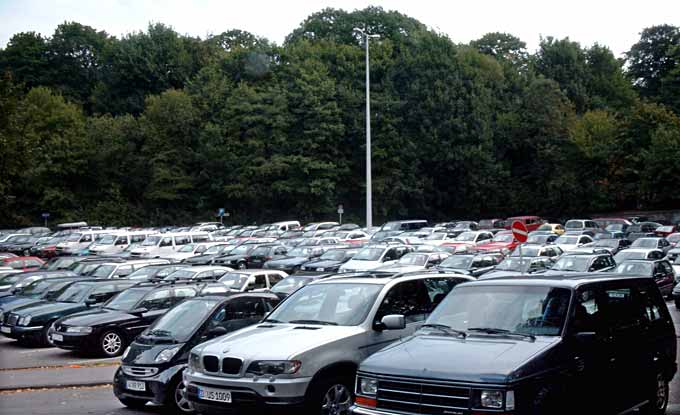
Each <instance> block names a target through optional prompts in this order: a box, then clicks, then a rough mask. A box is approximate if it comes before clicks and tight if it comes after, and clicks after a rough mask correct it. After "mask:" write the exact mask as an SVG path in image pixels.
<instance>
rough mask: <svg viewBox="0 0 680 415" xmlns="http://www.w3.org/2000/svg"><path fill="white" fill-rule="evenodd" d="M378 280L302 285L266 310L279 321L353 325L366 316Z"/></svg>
mask: <svg viewBox="0 0 680 415" xmlns="http://www.w3.org/2000/svg"><path fill="white" fill-rule="evenodd" d="M382 288H383V285H381V284H361V283H356V284H355V283H330V284H310V285H306V286H304V287H303V288H301V289H300V290H298V291H296V292H295V293H293V294H291V296H290V297H288V298H287V299H286V301H284V302H282V303H281V305H280V306H279V307H278V308H276V309H275V310H274V311H272V312H271V314H269V316H268V317H267V319H268V320H272V321H274V322H282V323H296V322H299V323H309V324H314V322H318V324H330V325H338V326H356V325H358V324H361V322H363V321H364V319H365V318H366V315H367V314H368V312H369V310H370V309H371V306H373V303H375V299H376V297H377V296H378V294H379V293H380V291H381V289H382Z"/></svg>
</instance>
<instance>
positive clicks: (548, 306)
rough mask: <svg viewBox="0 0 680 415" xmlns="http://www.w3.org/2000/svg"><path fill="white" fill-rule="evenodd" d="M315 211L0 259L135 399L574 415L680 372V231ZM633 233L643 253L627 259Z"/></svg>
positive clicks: (660, 400)
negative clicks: (299, 224)
mask: <svg viewBox="0 0 680 415" xmlns="http://www.w3.org/2000/svg"><path fill="white" fill-rule="evenodd" d="M568 223H569V222H567V224H568ZM210 225H214V224H210ZM314 225H315V227H316V229H311V230H310V229H308V230H304V229H303V230H302V231H298V230H295V229H294V228H296V225H295V223H290V222H289V223H287V224H286V227H287V228H288V229H278V230H272V229H269V226H276V227H278V226H280V224H272V225H269V226H268V227H267V228H258V229H245V227H241V228H233V229H228V228H227V229H213V230H206V229H179V230H178V229H171V230H158V232H157V233H153V231H154V230H148V232H152V233H150V234H149V235H147V237H146V238H145V239H144V241H142V242H140V244H141V245H143V244H144V243H145V241H146V240H147V239H148V238H150V237H152V236H153V238H152V239H154V240H156V242H154V245H153V247H159V241H162V240H163V239H164V238H170V239H172V240H173V241H174V242H172V243H173V244H175V243H176V241H177V239H176V237H178V236H180V237H184V238H185V240H186V238H187V237H186V235H189V237H188V239H189V241H188V242H184V243H180V244H176V245H177V246H174V245H173V246H174V248H173V252H176V253H179V252H180V251H182V250H183V249H185V250H186V251H187V252H188V251H189V248H186V247H191V248H192V252H191V253H192V254H193V255H191V256H186V257H181V258H178V257H172V255H156V253H155V251H154V250H153V249H152V250H147V251H146V252H149V251H150V252H151V254H146V255H141V254H140V255H134V253H135V249H138V247H135V245H134V244H132V245H128V246H127V247H126V248H125V249H121V251H120V252H118V253H112V254H101V253H98V255H92V254H93V253H96V252H97V250H96V249H92V250H90V249H88V250H87V251H82V250H83V249H86V248H88V247H86V248H79V249H81V251H80V252H78V253H80V254H83V255H81V256H73V255H66V253H65V252H63V250H62V253H61V255H60V256H58V257H56V258H53V259H51V260H50V261H48V263H47V264H46V265H44V266H45V268H49V267H51V270H47V269H46V270H43V271H35V272H30V273H22V272H15V273H13V274H8V275H6V276H5V277H2V276H0V284H3V280H4V278H9V277H12V278H16V279H15V280H14V282H13V283H12V284H11V285H7V284H5V285H4V287H8V288H5V289H4V294H0V313H2V314H0V320H1V321H2V326H0V331H2V333H3V334H5V335H6V336H9V337H12V338H16V339H19V340H20V341H23V342H50V343H52V344H54V345H56V346H57V347H61V348H63V349H67V350H80V351H86V352H89V353H98V354H102V355H106V356H116V355H119V354H122V356H123V357H122V365H121V368H120V369H119V370H118V372H117V373H116V376H115V379H114V391H115V394H116V396H117V397H118V398H119V399H120V400H121V402H123V403H124V404H125V405H127V406H129V407H141V406H144V405H145V404H146V403H147V402H155V403H159V404H165V405H168V408H172V409H174V410H176V411H179V412H182V413H188V412H193V411H199V412H201V413H217V412H229V411H235V412H241V413H243V412H251V413H259V412H260V411H262V412H264V411H268V410H270V409H272V408H278V409H289V410H290V409H292V410H293V411H294V412H295V413H315V414H316V413H323V414H328V413H332V414H345V413H349V412H350V411H351V412H353V413H356V414H369V415H378V414H411V413H414V414H415V413H429V414H445V413H499V412H500V413H547V412H555V413H567V412H569V413H573V412H574V411H576V410H581V409H582V408H583V406H581V405H580V404H579V406H578V407H574V406H573V405H576V403H577V402H578V401H575V400H574V399H573V397H574V396H579V397H581V398H583V397H584V396H588V397H589V400H586V401H584V402H589V408H592V410H593V412H596V413H618V412H621V411H625V410H627V409H630V408H636V407H644V408H645V409H646V410H648V412H650V413H662V412H663V411H664V409H665V406H666V405H667V402H668V394H669V391H668V383H669V382H670V380H671V379H672V377H673V376H674V374H675V372H676V370H677V368H676V364H675V361H676V359H675V355H676V350H675V347H676V342H675V333H674V326H673V324H672V322H671V320H670V314H669V312H668V309H667V308H666V304H665V302H664V300H663V296H664V295H670V294H671V292H670V290H669V289H668V287H670V288H672V286H673V282H674V280H675V278H676V277H675V271H674V270H673V266H672V265H670V264H671V261H675V262H677V257H675V258H672V257H671V256H672V255H673V254H674V253H675V252H676V251H675V250H676V249H677V248H676V247H675V245H676V244H677V240H674V237H673V234H669V235H667V236H664V237H658V236H654V237H652V236H649V235H645V236H644V237H642V238H640V237H633V238H631V239H633V241H632V242H631V241H630V240H629V239H627V238H626V236H625V234H624V235H622V236H621V235H611V234H608V233H607V231H605V230H604V229H601V231H598V232H591V231H590V230H589V229H581V230H565V231H564V232H561V231H562V230H561V229H558V228H556V227H554V226H552V225H551V229H550V230H547V229H544V230H539V229H540V228H541V226H545V225H546V224H539V226H536V229H535V230H534V231H532V233H531V235H530V241H531V243H527V244H524V245H522V246H521V250H522V252H521V255H520V252H519V251H520V250H519V249H516V248H517V246H518V245H517V242H516V241H514V240H513V239H512V235H511V234H510V233H509V232H508V231H507V230H506V229H501V228H498V227H496V228H491V229H489V230H480V229H479V228H480V225H481V224H477V223H474V222H467V223H464V224H463V225H460V224H459V223H456V224H438V225H439V226H433V227H427V226H424V225H425V224H424V223H423V221H397V222H388V223H387V224H385V225H383V227H382V228H381V229H363V230H362V229H359V228H358V227H356V226H351V228H352V229H347V228H349V227H350V226H347V225H345V226H346V227H345V228H344V229H339V225H338V224H333V223H326V224H314ZM565 225H566V224H565ZM204 226H208V225H204ZM320 226H324V227H325V229H319V227H320ZM215 227H216V228H217V226H216V225H215ZM475 227H476V228H477V229H473V228H475ZM461 228H463V229H461ZM565 228H566V226H565ZM312 230H313V231H314V234H307V235H306V236H305V235H304V233H305V232H310V231H312ZM82 231H83V230H81V232H80V233H82ZM160 231H165V232H160ZM261 231H264V235H261V234H258V233H257V232H261ZM458 231H460V232H458ZM122 232H129V231H128V230H124V231H122ZM267 232H276V234H277V236H273V234H270V235H271V236H267ZM352 232H354V234H352ZM456 232H458V233H457V234H456V235H453V234H454V233H456ZM73 233H78V232H73ZM343 233H344V234H343ZM110 234H111V233H110ZM194 234H195V235H207V239H205V240H195V241H194V240H192V236H191V235H194ZM442 234H443V236H442ZM489 235H490V238H489ZM350 236H351V237H350ZM480 236H481V237H480ZM508 236H509V237H508ZM563 237H570V238H571V237H575V238H576V239H577V241H576V243H575V244H564V243H556V242H557V241H558V240H559V239H560V238H563ZM102 238H103V237H102ZM200 238H202V237H200ZM581 238H587V239H581ZM73 239H75V238H73ZM100 239H101V238H100ZM563 241H564V239H563ZM604 241H607V242H606V243H604ZM613 241H615V242H616V243H614V242H613ZM623 241H628V242H630V247H628V246H627V245H628V242H623ZM648 241H654V242H655V243H656V245H655V246H653V247H652V246H651V245H652V244H651V242H648ZM660 241H665V242H667V243H668V244H669V246H665V245H664V246H661V245H660V244H662V242H660ZM95 242H97V240H96V239H95V240H93V241H92V242H90V244H91V245H89V248H95V246H92V244H94V243H95ZM180 242H183V241H182V240H181V239H180ZM201 244H205V245H204V246H205V249H204V250H203V252H197V251H196V249H199V247H200V246H201ZM633 245H635V246H633ZM114 246H115V240H114ZM148 246H151V245H150V244H149V245H147V247H148ZM664 248H668V249H664ZM210 250H212V251H210ZM636 250H643V251H644V253H645V254H644V255H643V257H644V258H642V259H630V258H627V257H618V258H619V260H618V261H617V259H616V258H617V257H616V255H619V254H621V253H626V252H635V251H636ZM643 251H641V252H643ZM137 252H144V251H137ZM85 254H88V255H85ZM157 256H158V257H157ZM633 257H635V255H633ZM67 264H68V265H67ZM677 265H680V264H677ZM112 266H113V268H112V269H110V268H109V267H112ZM666 266H669V267H670V270H669V269H667V267H666ZM122 267H130V268H131V270H130V269H128V268H124V272H122V273H118V271H119V270H120V269H121V268H122ZM64 268H67V269H66V270H64ZM14 271H18V270H14ZM647 271H649V272H647ZM661 271H663V272H664V275H663V276H661ZM0 272H2V271H0ZM41 273H42V275H39V274H41ZM59 273H62V274H59ZM0 275H1V274H0ZM16 276H19V277H16ZM31 278H32V279H31ZM669 278H670V280H669ZM669 281H670V282H669ZM0 287H3V286H2V285H0ZM0 290H3V289H2V288H0ZM676 304H677V305H678V307H680V293H678V296H677V297H676ZM604 362H616V364H613V363H612V364H604ZM604 381H606V382H604ZM622 391H625V393H623V394H622V393H621V392H622ZM576 394H578V395H576Z"/></svg>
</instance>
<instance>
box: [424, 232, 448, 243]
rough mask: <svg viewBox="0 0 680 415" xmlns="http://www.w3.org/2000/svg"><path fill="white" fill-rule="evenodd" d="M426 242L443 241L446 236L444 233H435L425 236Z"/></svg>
mask: <svg viewBox="0 0 680 415" xmlns="http://www.w3.org/2000/svg"><path fill="white" fill-rule="evenodd" d="M423 239H426V240H429V241H441V240H443V239H446V234H445V233H444V232H435V233H431V234H429V235H427V236H426V237H425V238H423Z"/></svg>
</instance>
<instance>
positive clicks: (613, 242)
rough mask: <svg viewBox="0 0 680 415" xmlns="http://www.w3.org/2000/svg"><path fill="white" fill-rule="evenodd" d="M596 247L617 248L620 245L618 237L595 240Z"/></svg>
mask: <svg viewBox="0 0 680 415" xmlns="http://www.w3.org/2000/svg"><path fill="white" fill-rule="evenodd" d="M593 246H595V247H598V248H599V247H604V248H617V247H618V246H619V240H618V239H599V240H597V241H595V243H594V244H593Z"/></svg>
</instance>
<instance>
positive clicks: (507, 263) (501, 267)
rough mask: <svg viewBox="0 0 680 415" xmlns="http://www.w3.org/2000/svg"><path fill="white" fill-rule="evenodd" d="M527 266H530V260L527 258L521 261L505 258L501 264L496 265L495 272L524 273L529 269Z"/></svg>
mask: <svg viewBox="0 0 680 415" xmlns="http://www.w3.org/2000/svg"><path fill="white" fill-rule="evenodd" d="M529 264H531V260H530V259H527V258H524V259H523V260H522V261H520V259H519V258H517V257H514V258H513V257H510V258H505V259H504V260H503V262H501V263H500V264H498V266H497V267H496V271H526V270H528V269H529Z"/></svg>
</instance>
